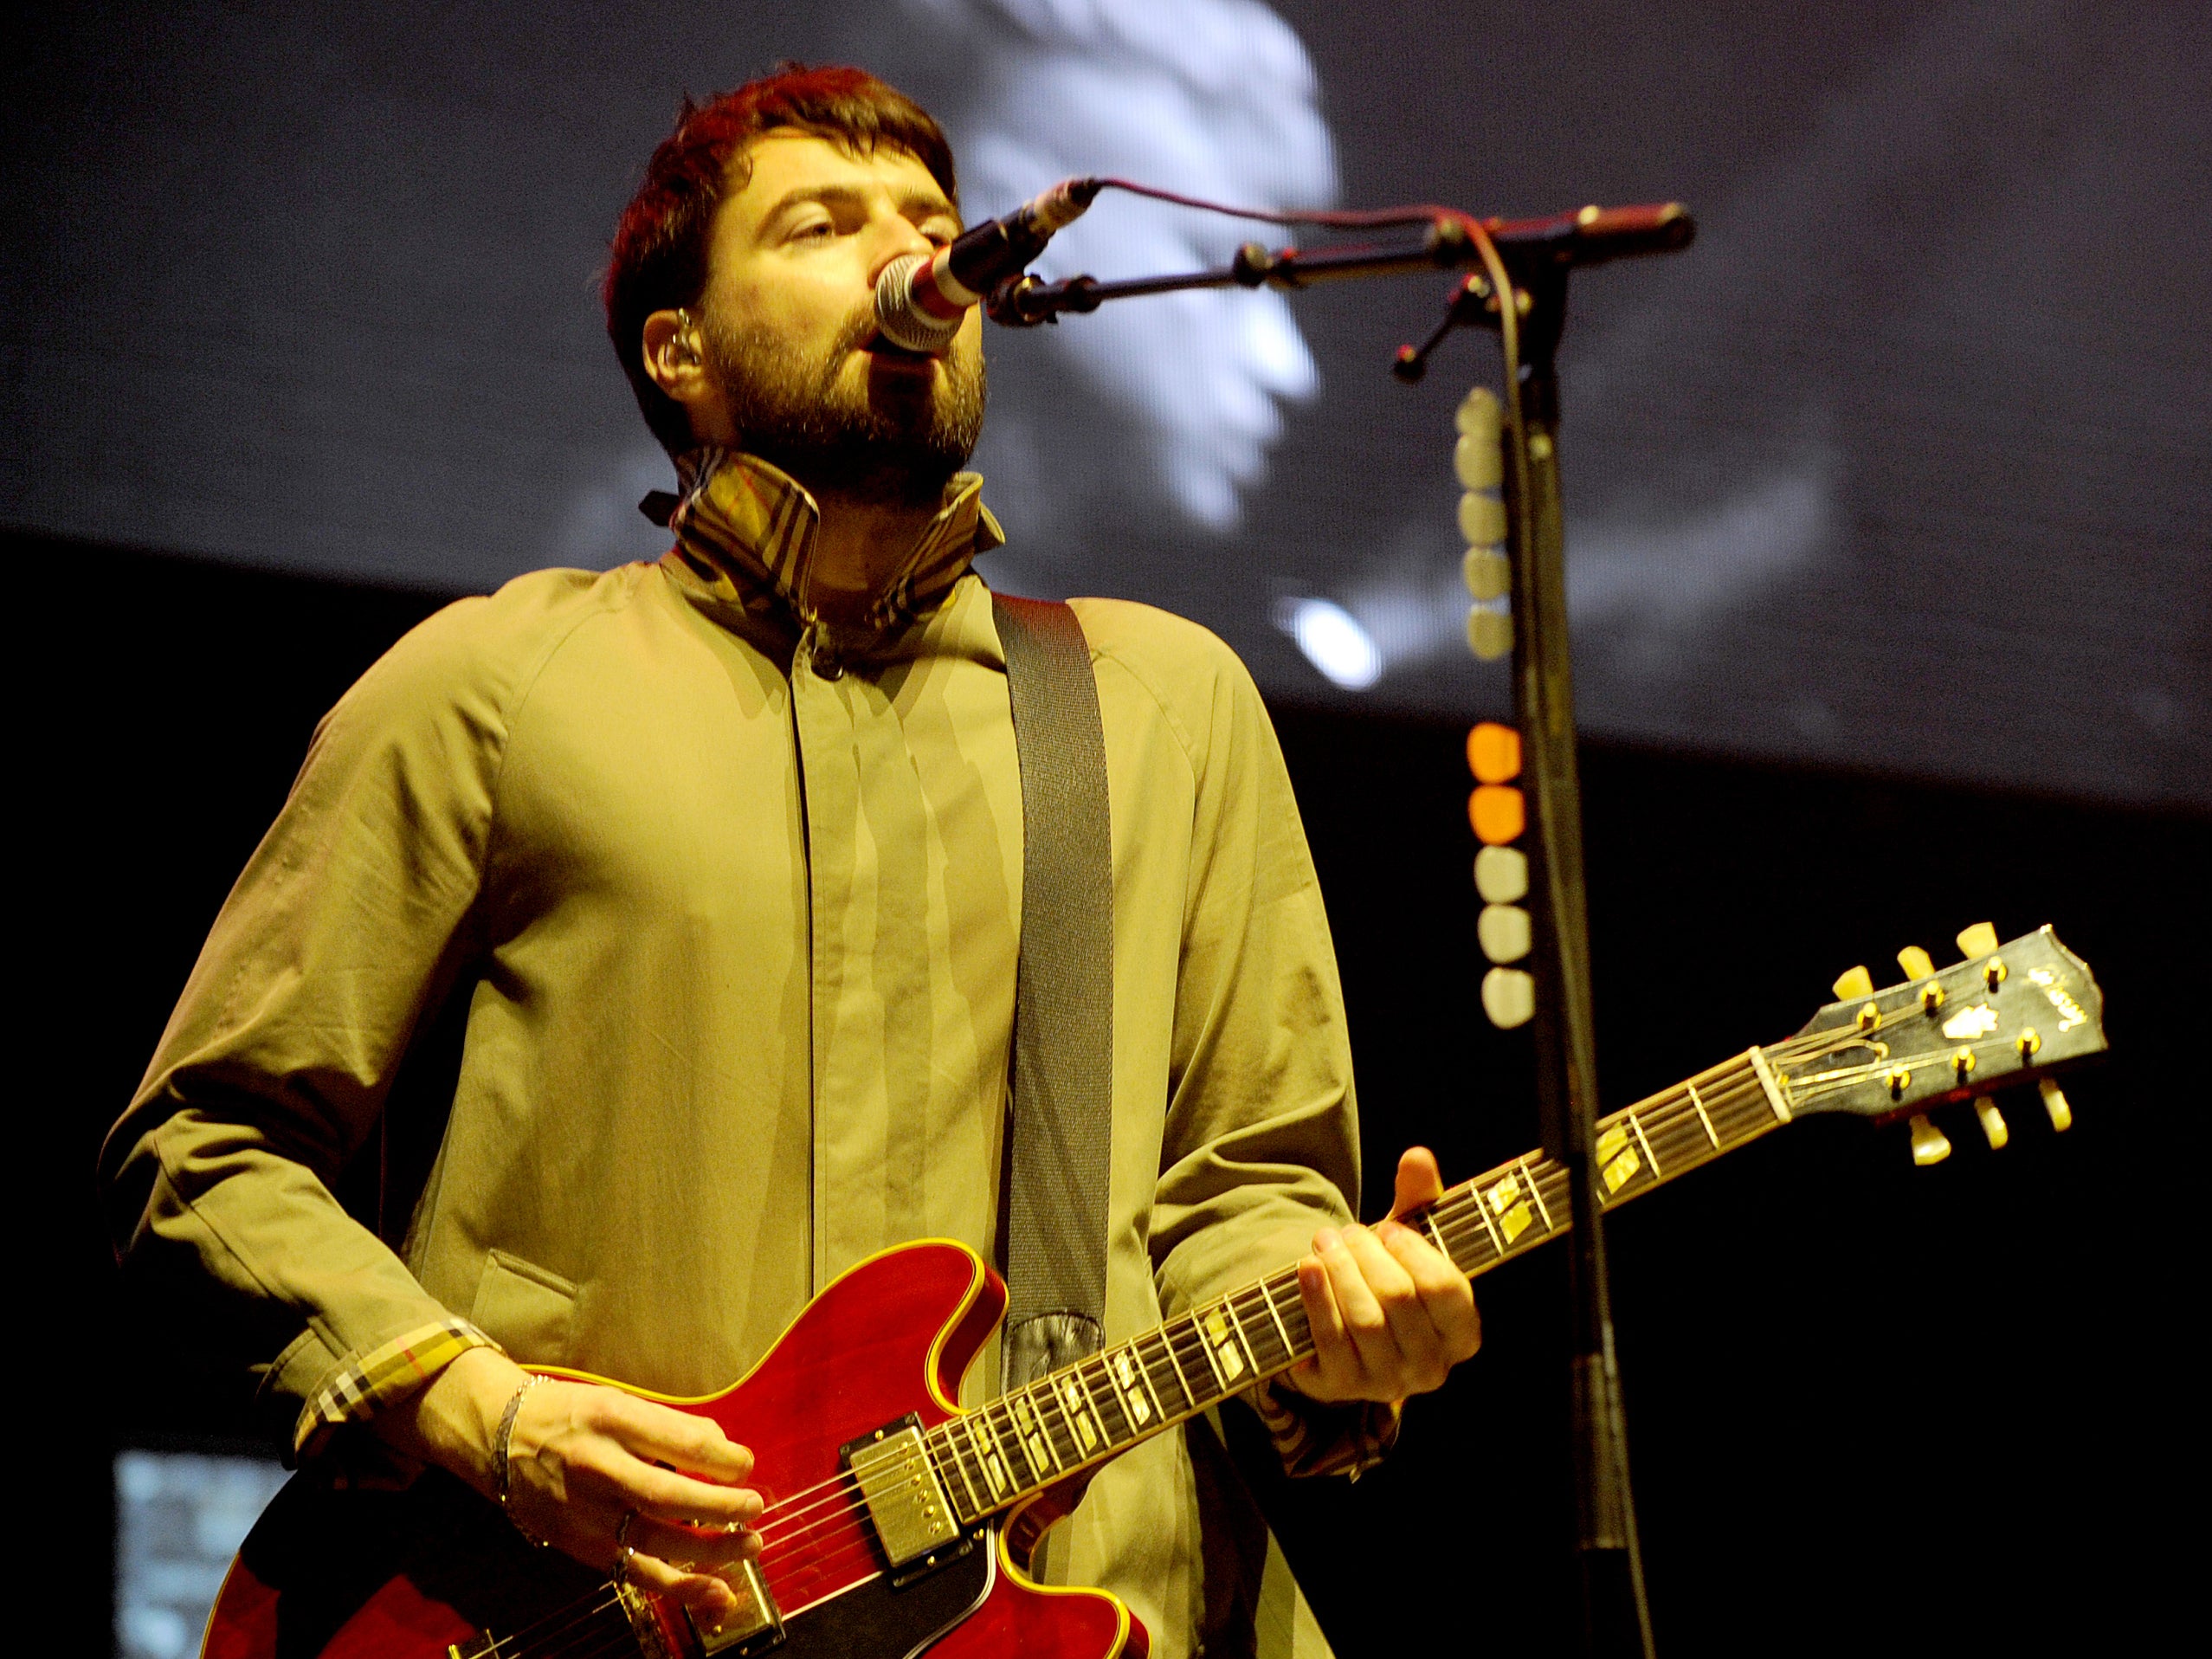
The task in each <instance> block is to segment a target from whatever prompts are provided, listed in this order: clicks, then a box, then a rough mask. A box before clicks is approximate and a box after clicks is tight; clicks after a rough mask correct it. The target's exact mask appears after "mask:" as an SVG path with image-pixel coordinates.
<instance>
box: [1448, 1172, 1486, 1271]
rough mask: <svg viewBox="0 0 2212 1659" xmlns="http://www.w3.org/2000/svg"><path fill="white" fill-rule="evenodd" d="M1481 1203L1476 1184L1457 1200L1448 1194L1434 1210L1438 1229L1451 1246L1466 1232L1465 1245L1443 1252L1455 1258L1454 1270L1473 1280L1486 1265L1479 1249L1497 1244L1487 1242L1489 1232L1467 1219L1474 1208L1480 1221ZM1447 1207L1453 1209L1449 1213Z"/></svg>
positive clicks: (1463, 1192)
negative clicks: (1486, 1244) (1457, 1236)
mask: <svg viewBox="0 0 2212 1659" xmlns="http://www.w3.org/2000/svg"><path fill="white" fill-rule="evenodd" d="M1481 1204H1482V1199H1481V1197H1480V1195H1479V1194H1477V1193H1476V1192H1475V1191H1474V1185H1473V1184H1472V1183H1470V1184H1469V1185H1467V1187H1465V1188H1463V1189H1462V1190H1461V1193H1460V1196H1459V1197H1456V1198H1454V1197H1450V1196H1449V1195H1447V1196H1446V1197H1445V1198H1444V1199H1443V1201H1442V1202H1441V1203H1440V1204H1438V1205H1437V1206H1436V1209H1435V1214H1436V1215H1437V1216H1438V1217H1439V1218H1440V1221H1439V1225H1438V1231H1440V1232H1442V1233H1444V1235H1445V1238H1446V1242H1447V1243H1450V1238H1451V1235H1452V1234H1454V1233H1465V1234H1466V1235H1467V1237H1466V1239H1465V1240H1464V1242H1462V1243H1457V1244H1451V1245H1450V1248H1449V1249H1447V1250H1446V1251H1445V1252H1444V1253H1445V1254H1446V1255H1447V1256H1450V1257H1451V1258H1452V1265H1453V1266H1454V1267H1455V1268H1458V1269H1459V1270H1460V1271H1461V1272H1462V1273H1464V1274H1467V1275H1468V1276H1470V1277H1472V1276H1473V1275H1475V1274H1476V1273H1478V1272H1480V1271H1481V1269H1482V1268H1483V1267H1484V1266H1485V1265H1486V1263H1485V1262H1483V1260H1482V1258H1481V1255H1480V1249H1479V1247H1480V1245H1481V1244H1483V1243H1485V1242H1494V1241H1489V1240H1488V1236H1487V1232H1486V1230H1482V1231H1478V1230H1476V1229H1475V1227H1474V1223H1472V1222H1470V1221H1468V1220H1467V1213H1466V1212H1467V1209H1468V1207H1469V1206H1470V1205H1473V1206H1474V1208H1475V1210H1476V1212H1477V1214H1476V1219H1477V1220H1480V1218H1481V1217H1480V1209H1481ZM1447 1205H1448V1206H1450V1209H1449V1210H1447V1209H1446V1206H1447Z"/></svg>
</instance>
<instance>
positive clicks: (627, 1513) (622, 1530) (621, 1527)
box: [615, 1509, 637, 1585]
mask: <svg viewBox="0 0 2212 1659" xmlns="http://www.w3.org/2000/svg"><path fill="white" fill-rule="evenodd" d="M636 1524H637V1511H636V1510H635V1509H625V1510H623V1511H622V1519H621V1520H618V1521H616V1523H615V1548H616V1552H617V1553H616V1556H615V1583H616V1585H623V1584H626V1583H628V1582H629V1564H630V1558H631V1557H633V1556H635V1554H636V1553H637V1552H636V1550H635V1549H634V1548H632V1547H631V1546H630V1541H629V1529H630V1528H631V1527H634V1526H635V1525H636Z"/></svg>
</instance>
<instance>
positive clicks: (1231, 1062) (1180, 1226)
mask: <svg viewBox="0 0 2212 1659" xmlns="http://www.w3.org/2000/svg"><path fill="white" fill-rule="evenodd" d="M1205 637H1206V640H1207V643H1208V644H1209V646H1210V647H1211V652H1210V655H1211V657H1212V662H1211V664H1210V666H1211V668H1212V672H1211V673H1210V674H1209V675H1206V676H1205V677H1204V678H1203V680H1202V681H1200V682H1199V683H1200V685H1201V686H1202V687H1203V689H1204V693H1205V699H1204V700H1203V702H1199V703H1196V704H1195V705H1186V706H1185V709H1184V711H1183V713H1184V718H1185V720H1186V721H1187V728H1186V741H1187V742H1188V743H1189V745H1190V749H1191V751H1192V763H1193V767H1194V771H1195V773H1196V797H1195V803H1194V811H1193V818H1192V824H1191V865H1190V887H1189V892H1188V896H1187V899H1186V902H1185V909H1184V917H1183V958H1182V965H1181V972H1180V973H1179V975H1178V977H1177V986H1176V993H1175V1012H1174V1021H1175V1025H1174V1038H1173V1048H1172V1059H1171V1069H1170V1084H1171V1088H1172V1094H1171V1098H1170V1102H1169V1107H1168V1114H1167V1124H1166V1134H1165V1139H1164V1145H1163V1148H1162V1155H1161V1174H1160V1178H1159V1182H1158V1189H1157V1191H1156V1195H1155V1199H1154V1208H1153V1215H1152V1231H1151V1239H1152V1249H1153V1256H1154V1262H1155V1265H1156V1271H1157V1275H1158V1281H1159V1284H1160V1287H1161V1294H1162V1300H1163V1302H1164V1305H1165V1306H1166V1307H1168V1308H1169V1310H1170V1312H1173V1311H1178V1310H1180V1309H1183V1308H1187V1307H1192V1306H1195V1305H1196V1304H1197V1303H1199V1302H1202V1301H1207V1300H1209V1299H1210V1298H1212V1297H1215V1296H1217V1295H1221V1294H1224V1293H1225V1292H1227V1291H1229V1290H1231V1289H1233V1288H1236V1287H1237V1286H1240V1285H1242V1284H1245V1283H1247V1282H1248V1281H1251V1280H1252V1279H1254V1278H1255V1277H1257V1276H1258V1275H1260V1274H1261V1273H1262V1272H1264V1271H1267V1270H1270V1269H1272V1268H1275V1267H1278V1266H1280V1265H1281V1264H1282V1263H1285V1262H1290V1261H1293V1260H1294V1259H1295V1258H1297V1257H1298V1256H1303V1255H1305V1254H1306V1253H1307V1251H1308V1249H1310V1246H1311V1243H1312V1236H1313V1233H1314V1230H1316V1229H1317V1228H1319V1227H1320V1226H1322V1225H1325V1224H1335V1225H1341V1224H1343V1223H1345V1222H1348V1221H1350V1220H1351V1219H1352V1218H1353V1206H1354V1205H1355V1204H1357V1202H1358V1194H1359V1115H1358V1106H1357V1103H1356V1101H1355V1097H1354V1094H1353V1089H1352V1074H1351V1042H1350V1038H1349V1036H1348V1035H1347V1033H1346V1030H1345V1011H1344V993H1343V991H1342V988H1341V986H1340V984H1339V983H1338V977H1337V965H1336V953H1335V950H1334V947H1333V946H1332V943H1331V940H1330V937H1329V923H1328V918H1327V915H1326V914H1325V912H1324V910H1323V907H1322V902H1321V889H1320V884H1319V881H1318V879H1317V878H1316V876H1315V875H1314V870H1313V859H1312V853H1311V852H1310V851H1309V850H1308V849H1307V846H1306V832H1305V828H1304V826H1303V825H1302V824H1301V823H1300V822H1299V815H1298V803H1297V800H1296V798H1295V797H1294V796H1293V793H1292V791H1291V786H1290V778H1289V774H1288V773H1287V771H1286V770H1285V768H1284V765H1283V758H1282V751H1281V749H1280V746H1278V745H1277V743H1276V740H1275V734H1274V726H1272V725H1271V724H1270V723H1269V721H1268V719H1267V710H1266V708H1265V707H1264V706H1263V705H1262V704H1261V700H1260V694H1259V691H1258V688H1257V687H1254V685H1253V683H1252V679H1251V676H1250V675H1249V674H1248V673H1247V672H1246V670H1245V668H1244V665H1243V664H1242V663H1241V662H1239V661H1238V660H1237V659H1236V657H1235V655H1234V654H1233V653H1231V652H1230V651H1229V649H1228V648H1227V647H1226V646H1224V645H1222V644H1221V643H1220V642H1218V641H1216V640H1213V639H1212V638H1211V636H1205ZM1255 1404H1257V1405H1258V1406H1259V1408H1260V1410H1261V1419H1262V1421H1263V1422H1265V1423H1267V1427H1268V1430H1269V1432H1270V1434H1271V1435H1272V1436H1273V1438H1274V1442H1275V1444H1276V1447H1277V1449H1278V1450H1279V1451H1280V1452H1281V1453H1282V1454H1283V1456H1284V1462H1285V1464H1286V1466H1287V1468H1288V1469H1290V1470H1291V1472H1292V1473H1293V1474H1317V1473H1340V1472H1349V1473H1357V1472H1358V1469H1361V1468H1364V1467H1365V1466H1366V1465H1367V1464H1369V1463H1371V1462H1374V1461H1375V1460H1376V1459H1377V1457H1379V1456H1381V1454H1382V1452H1383V1449H1386V1448H1387V1447H1388V1446H1389V1444H1390V1443H1391V1442H1392V1441H1393V1440H1394V1439H1395V1437H1396V1421H1397V1415H1396V1410H1395V1409H1394V1408H1391V1407H1389V1406H1383V1405H1373V1406H1366V1407H1360V1406H1351V1407H1331V1406H1324V1405H1320V1404H1317V1403H1315V1402H1313V1401H1311V1400H1308V1399H1306V1397H1305V1396H1304V1395H1302V1394H1299V1392H1298V1391H1296V1390H1294V1389H1289V1388H1287V1387H1274V1386H1270V1387H1268V1388H1266V1389H1264V1390H1263V1391H1261V1395H1260V1397H1259V1398H1257V1399H1256V1400H1255Z"/></svg>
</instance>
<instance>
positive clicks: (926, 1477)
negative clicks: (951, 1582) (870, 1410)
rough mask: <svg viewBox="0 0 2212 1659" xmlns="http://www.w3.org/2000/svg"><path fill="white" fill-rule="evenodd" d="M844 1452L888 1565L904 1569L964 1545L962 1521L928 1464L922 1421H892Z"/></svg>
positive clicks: (845, 1448) (848, 1467) (933, 1469)
mask: <svg viewBox="0 0 2212 1659" xmlns="http://www.w3.org/2000/svg"><path fill="white" fill-rule="evenodd" d="M842 1456H843V1461H844V1464H845V1467H846V1469H848V1471H850V1473H851V1475H852V1476H853V1479H854V1482H855V1483H856V1484H858V1486H859V1487H860V1488H861V1503H862V1504H863V1505H864V1506H866V1507H867V1516H868V1520H870V1521H872V1522H873V1523H874V1526H875V1537H876V1542H877V1543H879V1544H880V1545H881V1546H882V1547H883V1555H884V1559H885V1560H886V1562H887V1564H888V1565H891V1566H892V1567H893V1568H894V1569H895V1568H899V1567H903V1566H905V1565H906V1564H907V1563H908V1562H910V1561H919V1560H920V1559H921V1558H923V1557H924V1556H926V1555H929V1554H931V1553H932V1552H939V1551H943V1550H944V1549H945V1548H946V1546H950V1545H953V1544H956V1543H958V1541H959V1538H960V1523H959V1521H958V1520H957V1519H955V1518H954V1516H953V1514H952V1505H951V1502H950V1501H947V1500H946V1498H945V1488H944V1487H943V1486H942V1485H940V1484H939V1483H938V1478H937V1470H936V1469H935V1468H934V1467H932V1464H931V1462H930V1461H929V1448H928V1447H927V1446H926V1445H925V1443H923V1440H922V1423H921V1418H920V1417H918V1416H914V1415H911V1414H910V1415H908V1416H906V1417H901V1418H900V1419H899V1421H897V1422H896V1423H887V1424H885V1425H884V1427H882V1428H880V1429H878V1430H876V1431H875V1432H874V1434H872V1435H869V1436H866V1437H865V1438H863V1439H860V1440H855V1441H854V1442H853V1443H851V1444H849V1445H848V1446H846V1447H844V1448H842Z"/></svg>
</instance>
